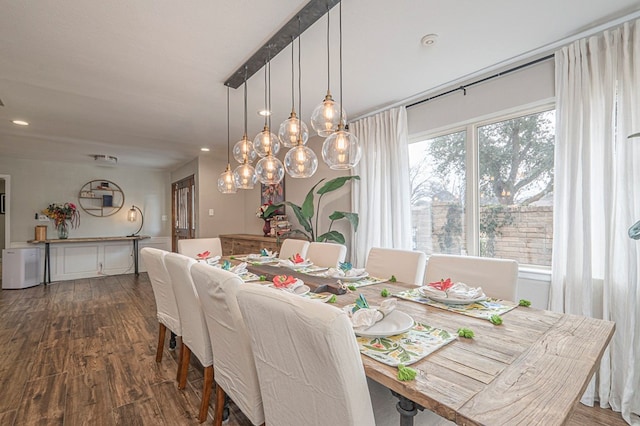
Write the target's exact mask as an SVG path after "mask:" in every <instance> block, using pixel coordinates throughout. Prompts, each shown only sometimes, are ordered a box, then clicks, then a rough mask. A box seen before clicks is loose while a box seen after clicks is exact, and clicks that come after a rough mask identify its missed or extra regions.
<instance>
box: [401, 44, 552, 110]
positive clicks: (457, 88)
mask: <svg viewBox="0 0 640 426" xmlns="http://www.w3.org/2000/svg"><path fill="white" fill-rule="evenodd" d="M553 57H554V55H553V54H551V55H547V56H543V57H542V58H538V59H535V60H533V61H529V62H527V63H525V64H522V65H518V66H517V67H513V68H509V69H508V70H505V71H500V72H499V73H496V74H493V75H490V76H488V77H485V78H481V79H480V80H476V81H473V82H471V83H469V84H463V85H462V86H460V87H456V88H455V89H451V90H447V91H446V92H442V93H439V94H437V95H434V96H431V97H428V98H426V99H422V100H419V101H417V102H414V103H411V104H409V105H407V106H406V108H411V107H414V106H416V105H420V104H423V103H425V102H429V101H431V100H433V99H437V98H439V97H441V96H445V95H449V94H451V93H454V92H457V91H459V90H462V93H463V94H464V96H466V95H467V88H468V87H471V86H475V85H476V84H480V83H484V82H485V81H487V80H492V79H494V78H498V77H502V76H505V75H507V74H510V73H512V72H515V71H518V70H521V69H523V68H527V67H530V66H532V65H535V64H538V63H540V62H544V61H548V60H549V59H553Z"/></svg>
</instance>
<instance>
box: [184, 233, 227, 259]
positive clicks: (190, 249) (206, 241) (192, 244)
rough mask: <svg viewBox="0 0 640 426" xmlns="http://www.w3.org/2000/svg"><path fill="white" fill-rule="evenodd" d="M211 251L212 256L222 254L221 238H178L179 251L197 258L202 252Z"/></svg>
mask: <svg viewBox="0 0 640 426" xmlns="http://www.w3.org/2000/svg"><path fill="white" fill-rule="evenodd" d="M205 251H209V252H210V253H211V255H210V256H222V244H221V243H220V238H190V239H184V240H178V253H180V254H183V255H185V256H187V257H191V258H194V259H195V258H196V256H197V255H198V254H200V253H204V252H205Z"/></svg>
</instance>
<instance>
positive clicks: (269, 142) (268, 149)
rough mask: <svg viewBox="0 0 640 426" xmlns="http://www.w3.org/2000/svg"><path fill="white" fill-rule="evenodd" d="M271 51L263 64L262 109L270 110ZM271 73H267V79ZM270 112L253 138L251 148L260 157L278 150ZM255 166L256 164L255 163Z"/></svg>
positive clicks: (275, 152)
mask: <svg viewBox="0 0 640 426" xmlns="http://www.w3.org/2000/svg"><path fill="white" fill-rule="evenodd" d="M270 64H271V52H269V60H268V61H267V62H265V64H264V110H265V111H269V112H271V105H270V104H271V101H270V100H271V85H270V84H267V74H269V73H270V70H271V67H270ZM270 79H271V74H269V80H270ZM270 122H271V114H265V116H264V128H263V129H262V131H261V132H260V133H258V134H257V135H256V137H255V138H254V139H253V148H254V149H255V150H256V152H257V153H258V155H259V156H260V157H266V156H267V155H269V153H271V154H273V155H276V154H277V153H278V151H280V141H279V140H278V137H277V136H276V135H274V134H273V133H271V129H270V127H271V126H270V125H269V123H270ZM256 166H257V165H256Z"/></svg>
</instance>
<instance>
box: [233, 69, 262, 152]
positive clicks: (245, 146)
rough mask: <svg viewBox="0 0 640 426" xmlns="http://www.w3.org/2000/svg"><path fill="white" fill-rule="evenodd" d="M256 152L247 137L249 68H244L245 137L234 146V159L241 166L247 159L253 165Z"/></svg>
mask: <svg viewBox="0 0 640 426" xmlns="http://www.w3.org/2000/svg"><path fill="white" fill-rule="evenodd" d="M256 156H257V154H256V151H255V149H253V142H251V141H250V140H249V138H248V137H247V66H246V65H245V67H244V135H242V139H241V140H239V141H238V142H236V143H235V145H233V158H235V159H236V161H237V162H238V163H240V164H243V163H244V161H245V159H246V160H248V161H249V163H253V160H255V159H256Z"/></svg>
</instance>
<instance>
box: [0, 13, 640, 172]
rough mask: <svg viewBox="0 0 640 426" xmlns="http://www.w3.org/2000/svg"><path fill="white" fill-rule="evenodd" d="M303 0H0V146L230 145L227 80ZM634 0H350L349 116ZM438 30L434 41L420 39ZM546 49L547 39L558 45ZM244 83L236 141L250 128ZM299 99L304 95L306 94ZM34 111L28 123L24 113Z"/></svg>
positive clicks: (73, 149) (135, 150) (320, 32)
mask: <svg viewBox="0 0 640 426" xmlns="http://www.w3.org/2000/svg"><path fill="white" fill-rule="evenodd" d="M305 4H306V0H277V1H276V0H263V1H249V0H235V1H222V0H190V1H186V2H175V1H168V0H113V1H108V2H102V1H86V0H65V1H56V0H39V1H34V0H32V1H15V0H0V10H2V13H1V14H0V100H1V101H2V102H3V103H4V106H0V157H15V158H27V159H36V160H62V161H73V162H85V163H87V164H89V163H91V162H92V161H93V155H95V154H106V155H112V156H116V157H118V159H119V161H118V163H119V164H120V165H124V166H137V167H153V168H160V169H167V170H171V169H173V168H175V167H177V166H179V165H181V164H183V163H185V162H186V161H189V160H191V159H193V158H194V157H196V156H198V155H200V154H201V152H200V148H201V147H210V148H211V150H212V151H211V152H210V153H208V154H205V155H212V156H225V155H226V143H227V124H226V88H225V87H224V86H223V82H224V81H225V80H227V78H229V77H230V76H231V75H232V74H233V73H234V71H235V70H236V69H237V68H238V67H240V66H241V65H242V64H243V63H244V61H245V60H247V59H248V58H249V57H250V56H251V55H252V54H253V53H255V52H256V50H258V49H259V48H260V46H262V45H263V44H264V43H265V42H266V41H267V40H268V39H269V38H270V37H271V36H272V35H273V34H275V33H276V32H277V30H278V29H279V28H280V27H281V26H282V25H283V24H284V23H286V22H287V21H288V20H289V19H290V18H292V17H294V16H295V15H296V12H297V11H298V10H300V9H301V8H302V7H303V6H304V5H305ZM639 10H640V5H639V4H638V1H637V0H597V1H590V2H585V1H583V0H539V1H530V0H526V1H525V0H494V1H491V2H482V1H477V0H457V1H444V0H439V1H436V0H402V1H397V2H389V1H387V0H345V1H344V4H343V49H344V58H343V64H344V65H343V70H344V71H343V74H344V77H343V81H344V83H343V85H344V107H345V109H346V111H347V114H348V116H349V117H350V118H354V117H357V116H362V115H363V114H366V113H368V112H371V111H374V110H376V109H379V108H382V107H384V106H387V105H391V104H394V103H397V102H400V101H403V100H406V99H408V98H415V97H416V96H417V95H419V94H425V93H429V92H430V91H433V90H434V89H436V88H442V87H446V85H447V84H448V83H451V82H454V81H457V80H460V79H461V78H464V77H465V76H469V75H473V74H477V73H479V72H481V71H482V70H488V69H491V68H494V66H495V65H496V64H508V63H511V62H513V61H515V60H516V59H522V58H525V57H527V56H535V55H538V56H540V55H541V54H544V53H549V51H550V48H551V47H553V46H554V44H555V45H557V43H558V41H561V40H566V39H568V38H570V37H572V36H575V35H577V34H582V33H583V32H585V31H587V30H589V29H590V28H593V27H597V26H599V25H602V24H606V23H608V22H611V21H614V20H618V19H620V18H623V17H637V16H638V11H639ZM331 23H332V31H331V49H332V55H331V65H332V66H331V79H332V82H331V91H332V92H333V94H334V97H335V98H339V85H338V72H339V68H338V31H337V30H338V26H337V23H338V8H337V7H336V8H334V9H332V11H331ZM429 33H435V34H438V41H437V43H436V44H434V45H431V46H428V47H426V46H423V45H422V44H421V43H420V39H421V38H422V37H423V36H424V35H426V34H429ZM545 49H546V51H545ZM326 58H327V57H326V17H324V18H321V19H320V21H318V22H316V23H315V24H314V25H312V26H311V27H310V28H309V29H308V30H307V31H306V32H305V33H304V34H303V35H302V64H301V66H302V117H303V119H304V120H305V121H306V122H307V123H308V121H309V117H310V113H311V111H312V109H313V108H314V106H315V105H316V104H317V103H320V101H321V100H322V99H323V97H324V94H325V91H326V87H327V71H326V70H327V59H326ZM271 74H272V77H271V87H272V110H273V111H274V113H273V116H272V126H271V127H272V129H276V131H277V128H278V126H279V124H280V122H282V121H283V120H284V119H286V118H287V117H288V115H289V112H290V110H291V50H290V48H286V49H285V50H284V51H283V52H281V53H280V54H279V55H277V56H276V57H275V58H274V60H273V61H272V65H271ZM248 98H249V100H248V104H249V105H248V111H249V113H248V130H249V131H248V133H249V137H250V138H253V137H254V136H255V134H257V133H258V132H259V131H260V130H261V129H262V124H263V123H262V120H263V118H262V117H260V116H258V114H257V111H258V110H260V109H262V108H263V105H264V75H263V73H262V71H259V72H258V73H257V74H256V75H254V76H253V77H252V78H251V79H249V82H248ZM242 104H243V102H242V89H238V90H233V89H232V90H231V144H233V143H234V142H235V141H237V140H239V139H240V138H241V137H242V129H243V113H242ZM296 109H298V108H297V107H296ZM14 119H22V120H26V121H28V122H29V123H30V125H29V126H28V127H19V126H16V125H15V124H13V123H11V120H14Z"/></svg>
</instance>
